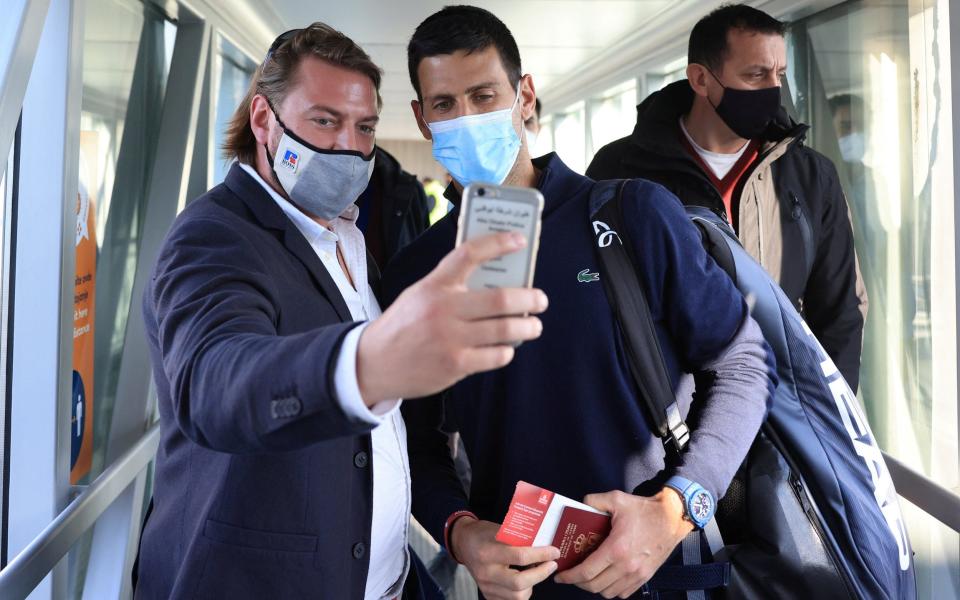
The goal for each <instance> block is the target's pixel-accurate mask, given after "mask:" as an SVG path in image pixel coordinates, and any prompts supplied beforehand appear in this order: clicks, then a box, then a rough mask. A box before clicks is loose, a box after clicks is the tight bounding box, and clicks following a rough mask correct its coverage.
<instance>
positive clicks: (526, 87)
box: [520, 74, 537, 123]
mask: <svg viewBox="0 0 960 600" xmlns="http://www.w3.org/2000/svg"><path fill="white" fill-rule="evenodd" d="M536 110H537V90H536V89H535V88H534V86H533V76H531V75H529V74H527V75H524V76H523V77H521V78H520V120H521V121H523V122H524V123H526V122H527V119H529V118H530V117H532V116H533V114H534V112H536Z"/></svg>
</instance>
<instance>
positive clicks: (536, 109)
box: [534, 98, 543, 121]
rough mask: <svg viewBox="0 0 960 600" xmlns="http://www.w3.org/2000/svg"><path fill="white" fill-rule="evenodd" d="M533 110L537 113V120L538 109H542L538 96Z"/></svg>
mask: <svg viewBox="0 0 960 600" xmlns="http://www.w3.org/2000/svg"><path fill="white" fill-rule="evenodd" d="M534 110H535V111H536V113H537V120H538V121H539V120H540V111H541V110H543V105H542V104H540V98H537V103H536V105H535V108H534Z"/></svg>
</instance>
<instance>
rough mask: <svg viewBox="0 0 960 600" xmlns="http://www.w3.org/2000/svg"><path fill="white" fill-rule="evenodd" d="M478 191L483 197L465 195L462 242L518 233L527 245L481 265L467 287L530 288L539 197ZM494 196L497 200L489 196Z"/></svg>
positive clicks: (519, 191)
mask: <svg viewBox="0 0 960 600" xmlns="http://www.w3.org/2000/svg"><path fill="white" fill-rule="evenodd" d="M481 189H482V190H483V191H484V192H485V194H484V195H474V194H470V195H467V201H466V203H465V206H464V209H465V212H464V214H463V215H461V229H462V231H461V240H468V239H472V238H474V237H478V236H482V235H487V234H490V233H498V232H517V233H520V234H522V235H523V236H524V237H525V238H526V239H527V245H526V247H524V248H523V249H522V250H520V251H519V252H514V253H512V254H508V255H506V256H501V257H499V258H495V259H493V260H491V261H488V262H486V263H484V264H482V265H480V266H479V267H478V268H477V269H476V270H475V271H474V272H473V273H472V274H471V276H470V278H469V279H468V280H467V287H469V288H471V289H482V288H501V287H526V286H529V285H530V284H531V282H532V279H533V263H534V260H535V259H536V251H537V243H538V238H539V233H540V231H539V229H540V211H541V208H542V196H540V194H539V192H537V191H536V190H527V189H521V188H495V187H494V186H485V187H484V188H481ZM494 194H496V195H498V196H500V197H492V196H493V195H494ZM504 196H513V197H514V198H510V197H504Z"/></svg>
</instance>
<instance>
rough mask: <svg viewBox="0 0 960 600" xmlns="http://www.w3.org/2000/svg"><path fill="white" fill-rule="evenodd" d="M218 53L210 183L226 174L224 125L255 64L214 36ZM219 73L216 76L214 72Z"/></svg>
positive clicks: (235, 105)
mask: <svg viewBox="0 0 960 600" xmlns="http://www.w3.org/2000/svg"><path fill="white" fill-rule="evenodd" d="M217 39H218V40H219V45H220V48H219V52H217V54H216V59H215V60H216V62H215V69H216V71H215V75H214V77H215V81H217V124H216V130H215V131H214V142H215V147H214V161H213V164H214V171H213V183H215V184H216V183H220V182H221V181H223V179H224V177H226V176H227V169H228V167H229V166H230V161H228V160H226V159H224V158H223V156H222V153H221V150H220V149H221V148H222V147H223V142H224V140H225V139H226V131H227V126H228V125H229V123H230V119H231V118H232V117H233V113H234V111H236V109H237V106H238V105H239V104H240V101H241V100H243V97H244V95H246V93H247V87H249V85H250V79H251V78H252V77H253V72H254V71H256V69H257V65H256V64H255V63H254V62H253V61H252V60H250V58H249V57H248V56H247V55H246V54H244V53H243V52H242V51H240V49H239V48H237V47H236V46H234V45H233V44H231V43H230V41H229V40H228V39H226V38H225V37H223V36H217ZM216 73H219V76H217V75H216Z"/></svg>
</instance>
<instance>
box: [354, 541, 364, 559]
mask: <svg viewBox="0 0 960 600" xmlns="http://www.w3.org/2000/svg"><path fill="white" fill-rule="evenodd" d="M366 555H367V545H366V544H364V543H363V542H357V543H356V544H354V545H353V557H354V558H355V559H357V560H360V559H361V558H363V557H364V556H366Z"/></svg>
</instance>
